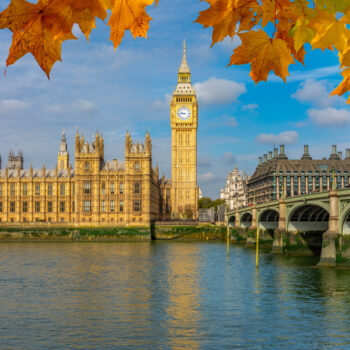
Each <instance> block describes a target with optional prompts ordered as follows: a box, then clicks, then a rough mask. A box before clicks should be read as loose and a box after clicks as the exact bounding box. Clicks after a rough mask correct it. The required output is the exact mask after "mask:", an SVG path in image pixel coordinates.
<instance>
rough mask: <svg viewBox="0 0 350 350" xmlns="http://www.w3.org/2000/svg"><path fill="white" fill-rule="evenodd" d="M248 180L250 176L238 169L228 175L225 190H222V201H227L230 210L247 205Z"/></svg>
mask: <svg viewBox="0 0 350 350" xmlns="http://www.w3.org/2000/svg"><path fill="white" fill-rule="evenodd" d="M248 180H249V177H248V175H247V174H246V173H245V172H244V171H239V170H238V169H237V168H234V169H233V171H232V172H230V173H229V174H228V175H227V179H226V185H225V188H223V189H221V190H220V199H224V200H225V202H226V205H227V208H228V209H229V210H234V209H237V208H240V207H244V206H246V205H247V194H248Z"/></svg>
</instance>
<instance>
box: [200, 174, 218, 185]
mask: <svg viewBox="0 0 350 350" xmlns="http://www.w3.org/2000/svg"><path fill="white" fill-rule="evenodd" d="M220 180H221V177H220V176H218V175H215V174H213V173H212V172H208V173H205V174H202V175H199V176H198V181H199V182H202V183H213V182H218V181H220Z"/></svg>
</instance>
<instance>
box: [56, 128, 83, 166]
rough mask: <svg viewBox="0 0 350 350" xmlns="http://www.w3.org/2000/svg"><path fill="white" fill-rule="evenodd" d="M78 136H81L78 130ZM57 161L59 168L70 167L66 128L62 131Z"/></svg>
mask: <svg viewBox="0 0 350 350" xmlns="http://www.w3.org/2000/svg"><path fill="white" fill-rule="evenodd" d="M77 136H78V138H79V134H78V131H77ZM75 146H76V145H75ZM57 163H58V168H59V169H68V164H69V153H68V147H67V140H66V134H65V133H64V130H63V132H62V138H61V143H60V150H59V152H58V158H57Z"/></svg>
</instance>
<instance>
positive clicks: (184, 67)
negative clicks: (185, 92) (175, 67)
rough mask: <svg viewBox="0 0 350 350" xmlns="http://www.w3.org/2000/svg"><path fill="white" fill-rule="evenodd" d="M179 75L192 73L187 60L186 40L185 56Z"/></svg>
mask: <svg viewBox="0 0 350 350" xmlns="http://www.w3.org/2000/svg"><path fill="white" fill-rule="evenodd" d="M179 73H190V68H189V67H188V63H187V59H186V41H185V40H184V44H183V55H182V61H181V66H180V68H179Z"/></svg>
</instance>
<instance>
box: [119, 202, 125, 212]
mask: <svg viewBox="0 0 350 350" xmlns="http://www.w3.org/2000/svg"><path fill="white" fill-rule="evenodd" d="M119 211H124V202H123V201H119Z"/></svg>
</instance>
